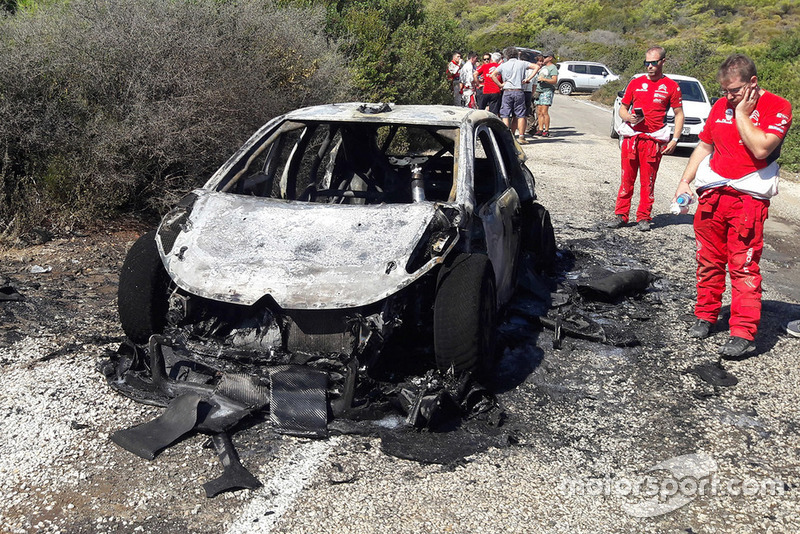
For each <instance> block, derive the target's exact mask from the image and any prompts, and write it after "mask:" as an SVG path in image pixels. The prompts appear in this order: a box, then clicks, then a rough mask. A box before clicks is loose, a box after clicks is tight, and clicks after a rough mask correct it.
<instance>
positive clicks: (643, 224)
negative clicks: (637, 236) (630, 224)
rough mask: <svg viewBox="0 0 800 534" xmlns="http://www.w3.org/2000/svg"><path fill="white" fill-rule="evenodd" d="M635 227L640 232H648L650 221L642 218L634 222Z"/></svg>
mask: <svg viewBox="0 0 800 534" xmlns="http://www.w3.org/2000/svg"><path fill="white" fill-rule="evenodd" d="M636 228H638V229H639V231H640V232H649V231H650V221H645V220H644V219H642V220H641V221H639V222H638V223H636Z"/></svg>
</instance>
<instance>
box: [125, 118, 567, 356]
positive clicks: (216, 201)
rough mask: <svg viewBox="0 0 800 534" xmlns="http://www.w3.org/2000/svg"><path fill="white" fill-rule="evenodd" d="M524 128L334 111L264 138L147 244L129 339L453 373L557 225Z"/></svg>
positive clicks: (545, 260)
mask: <svg viewBox="0 0 800 534" xmlns="http://www.w3.org/2000/svg"><path fill="white" fill-rule="evenodd" d="M524 159H525V157H524V154H523V153H522V150H521V149H520V147H519V146H518V145H517V144H516V143H515V141H514V139H513V137H512V135H511V133H510V132H509V130H508V128H507V127H505V126H504V125H503V124H502V122H501V121H500V120H499V119H498V118H497V117H495V116H494V115H491V114H489V113H486V112H483V111H476V110H469V109H465V108H456V107H447V106H390V105H385V104H382V105H370V104H357V103H354V104H334V105H325V106H317V107H311V108H304V109H300V110H297V111H294V112H291V113H288V114H286V115H284V116H281V117H278V118H276V119H274V120H272V121H270V122H269V123H267V124H266V125H264V126H263V127H262V128H261V129H259V130H258V132H256V133H255V134H254V135H253V136H252V137H251V138H250V139H249V140H248V141H247V143H245V145H244V146H243V147H242V148H241V149H240V150H239V151H238V152H237V153H236V154H235V155H234V156H233V157H232V158H231V159H230V160H228V162H226V163H225V164H224V165H223V166H222V167H221V168H220V169H219V170H218V171H217V172H216V173H215V174H214V175H213V176H212V177H211V178H210V179H209V180H208V182H207V183H206V184H205V185H204V186H203V187H202V188H199V189H197V190H195V191H193V192H192V193H190V194H189V195H187V196H186V197H185V198H183V200H181V202H180V203H179V204H178V206H177V207H176V208H174V209H173V210H172V211H171V212H170V213H169V214H167V215H166V216H165V217H164V219H163V221H162V222H161V224H160V226H159V228H158V229H157V230H156V231H155V232H151V233H148V234H145V235H144V236H142V237H141V238H140V239H139V240H138V241H137V242H136V243H135V244H134V246H133V247H132V248H131V250H130V252H129V254H128V257H127V258H126V260H125V263H124V265H123V269H122V272H121V274H120V286H119V313H120V319H121V322H122V327H123V330H124V331H125V333H126V334H127V336H128V337H129V338H130V339H131V340H132V341H133V342H134V343H137V344H145V343H146V342H147V341H148V339H149V338H150V336H151V335H153V334H159V333H162V332H164V331H165V330H170V329H182V330H183V331H184V332H187V333H188V334H189V335H190V336H193V337H195V338H198V339H203V340H206V341H208V342H213V343H215V344H216V345H217V346H218V347H224V348H227V349H229V350H232V351H238V352H239V353H240V354H251V355H253V354H256V355H257V354H262V355H263V354H274V353H275V352H296V351H300V352H306V353H321V352H328V353H339V354H347V355H349V356H355V358H356V359H357V361H359V362H360V363H362V364H371V363H374V362H375V361H376V359H377V356H378V355H379V354H381V352H382V350H383V348H384V347H385V346H387V344H389V343H390V342H391V341H392V340H395V341H397V340H402V342H403V343H406V344H407V343H410V342H411V341H412V340H413V341H414V342H415V343H416V344H417V345H419V346H422V347H424V346H427V347H428V352H430V348H431V347H432V349H433V355H434V357H435V361H436V365H437V367H439V368H440V369H442V370H444V369H449V368H452V369H454V370H456V371H460V370H465V369H472V368H475V367H477V366H479V365H481V364H483V363H487V361H488V360H489V359H490V357H491V354H492V347H493V340H494V327H495V323H496V317H497V316H498V312H499V310H501V309H502V307H503V305H505V304H506V303H507V302H508V301H509V299H510V298H511V295H512V293H513V290H514V285H515V277H516V270H517V268H518V263H519V261H520V258H521V255H522V251H523V250H527V251H530V252H531V253H532V256H533V257H534V258H535V259H537V260H538V261H539V266H540V267H543V268H547V266H548V265H549V264H551V262H552V260H553V254H554V245H553V237H552V227H551V226H549V220H548V218H549V216H548V215H547V212H546V211H545V210H544V209H543V208H542V207H541V206H539V205H538V204H536V203H535V199H536V197H535V192H534V179H533V175H532V174H531V173H530V171H529V170H528V169H527V168H526V167H525V164H524Z"/></svg>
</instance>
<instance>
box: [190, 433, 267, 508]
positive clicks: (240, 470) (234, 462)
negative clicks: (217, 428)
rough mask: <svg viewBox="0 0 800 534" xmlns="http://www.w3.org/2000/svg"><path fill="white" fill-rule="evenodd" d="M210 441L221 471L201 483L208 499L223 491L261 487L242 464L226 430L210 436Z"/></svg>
mask: <svg viewBox="0 0 800 534" xmlns="http://www.w3.org/2000/svg"><path fill="white" fill-rule="evenodd" d="M211 442H212V443H213V445H214V450H216V451H217V455H218V456H219V461H220V463H221V464H222V467H223V473H222V475H221V476H219V477H217V478H215V479H214V480H209V481H208V482H206V483H205V484H203V489H204V490H206V497H208V498H209V499H210V498H212V497H216V496H217V495H219V494H220V493H223V492H225V491H231V490H237V489H256V488H260V487H261V482H259V481H258V479H257V478H256V477H254V476H253V475H252V474H251V473H250V471H248V470H247V469H245V467H244V466H243V465H242V463H241V461H240V460H239V455H238V454H237V453H236V449H235V448H234V446H233V442H231V438H230V436H229V435H228V433H227V432H220V433H218V434H214V435H213V436H211Z"/></svg>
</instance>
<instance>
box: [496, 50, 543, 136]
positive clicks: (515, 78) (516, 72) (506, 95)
mask: <svg viewBox="0 0 800 534" xmlns="http://www.w3.org/2000/svg"><path fill="white" fill-rule="evenodd" d="M503 56H504V57H505V59H506V61H505V63H503V64H501V65H500V66H499V67H497V68H496V69H495V70H494V72H492V74H491V78H492V80H494V83H496V84H497V85H502V88H503V97H502V100H501V103H500V118H501V119H503V122H504V123H505V125H506V126H508V127H509V128H510V129H511V132H512V133H513V132H514V129H513V125H512V123H511V116H512V115H516V117H517V121H518V122H517V127H518V128H519V130H520V131H521V132H525V125H526V124H527V123H526V117H527V112H526V110H525V95H523V93H522V81H523V80H524V79H525V77H526V73H527V71H528V70H531V69H535V68H536V64H535V63H528V62H527V61H522V60H521V59H518V58H517V56H518V52H517V48H516V47H514V46H509V47H506V48H505V49H504V50H503ZM501 77H502V80H503V81H502V82H501V81H500V80H501ZM518 142H519V143H520V144H521V145H525V144H527V143H528V142H527V141H526V140H525V137H524V136H520V137H519V138H518Z"/></svg>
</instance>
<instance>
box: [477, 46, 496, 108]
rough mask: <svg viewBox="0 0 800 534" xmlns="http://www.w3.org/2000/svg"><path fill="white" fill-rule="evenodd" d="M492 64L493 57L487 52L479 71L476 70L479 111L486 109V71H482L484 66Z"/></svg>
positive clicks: (478, 68)
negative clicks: (484, 102) (484, 97)
mask: <svg viewBox="0 0 800 534" xmlns="http://www.w3.org/2000/svg"><path fill="white" fill-rule="evenodd" d="M491 62H492V56H491V55H490V54H489V53H488V52H487V53H486V54H483V60H482V61H481V62H480V64H479V65H478V67H477V69H475V80H476V83H477V86H476V88H475V102H476V103H477V106H478V109H485V108H486V106H485V105H484V104H483V88H484V86H485V85H486V75H485V74H484V73H485V69H484V70H483V71H482V70H481V69H482V68H483V66H484V65H486V64H487V63H491Z"/></svg>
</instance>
